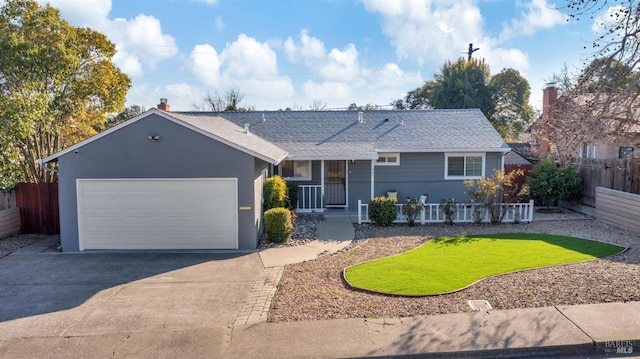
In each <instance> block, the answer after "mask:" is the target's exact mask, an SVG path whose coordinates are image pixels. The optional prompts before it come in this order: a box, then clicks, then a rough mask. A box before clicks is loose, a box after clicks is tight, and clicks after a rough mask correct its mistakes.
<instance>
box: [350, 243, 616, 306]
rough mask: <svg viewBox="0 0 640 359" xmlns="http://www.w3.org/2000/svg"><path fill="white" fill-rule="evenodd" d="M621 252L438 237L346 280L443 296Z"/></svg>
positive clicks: (355, 270) (353, 271)
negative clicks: (489, 279)
mask: <svg viewBox="0 0 640 359" xmlns="http://www.w3.org/2000/svg"><path fill="white" fill-rule="evenodd" d="M623 249H624V248H623V247H620V246H616V245H611V244H606V243H601V242H596V241H590V240H587V239H581V238H574V237H563V236H552V235H547V234H531V233H507V234H484V235H470V236H459V237H442V238H437V239H433V240H431V241H429V242H426V243H425V244H423V245H422V246H420V247H418V248H416V249H413V250H411V251H409V252H405V253H402V254H399V255H396V256H393V257H388V258H382V259H378V260H374V261H371V262H367V263H362V264H359V265H356V266H353V267H349V268H347V269H346V270H345V278H346V279H347V281H348V282H349V283H351V285H352V286H353V287H356V288H361V289H367V290H372V291H376V292H382V293H389V294H400V295H431V294H442V293H447V292H451V291H455V290H459V289H462V288H464V287H466V286H468V285H470V284H472V283H474V282H476V281H478V280H480V279H482V278H486V277H490V276H494V275H497V274H502V273H508V272H513V271H516V270H522V269H531V268H539V267H546V266H552V265H558V264H566V263H576V262H583V261H588V260H591V259H595V258H600V257H606V256H610V255H612V254H616V253H619V252H621V251H622V250H623Z"/></svg>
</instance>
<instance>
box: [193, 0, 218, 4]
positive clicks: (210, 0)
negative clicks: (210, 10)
mask: <svg viewBox="0 0 640 359" xmlns="http://www.w3.org/2000/svg"><path fill="white" fill-rule="evenodd" d="M196 1H198V2H202V3H205V4H209V5H215V4H217V3H218V0H196Z"/></svg>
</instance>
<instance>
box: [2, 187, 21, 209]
mask: <svg viewBox="0 0 640 359" xmlns="http://www.w3.org/2000/svg"><path fill="white" fill-rule="evenodd" d="M15 207H18V205H17V204H16V191H15V190H11V191H9V192H5V191H2V190H0V211H4V210H5V209H10V208H15Z"/></svg>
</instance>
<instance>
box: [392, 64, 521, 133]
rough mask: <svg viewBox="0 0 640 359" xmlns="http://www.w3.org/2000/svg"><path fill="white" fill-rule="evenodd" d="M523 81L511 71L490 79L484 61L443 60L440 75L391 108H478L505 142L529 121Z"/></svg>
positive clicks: (412, 91)
mask: <svg viewBox="0 0 640 359" xmlns="http://www.w3.org/2000/svg"><path fill="white" fill-rule="evenodd" d="M530 92H531V90H530V87H529V83H528V82H527V80H526V79H525V78H524V77H522V76H521V75H520V73H519V72H518V71H516V70H513V69H504V70H502V71H501V72H500V73H498V74H496V75H494V76H491V71H490V69H489V65H487V64H486V63H485V62H484V60H477V59H471V60H465V59H463V58H460V59H459V60H458V61H457V62H450V61H447V62H446V63H445V64H444V65H443V66H442V69H441V73H439V74H436V75H434V77H433V80H431V81H427V82H425V83H424V85H422V86H421V87H418V88H416V89H414V90H411V91H409V92H408V93H407V96H405V98H404V99H398V100H395V101H393V102H391V105H392V106H393V107H394V108H395V109H429V108H438V109H440V108H443V109H447V108H448V109H462V108H478V109H480V111H482V113H483V114H484V115H485V116H486V117H487V118H488V119H489V121H491V124H492V125H493V126H494V127H495V128H496V130H497V131H498V132H499V133H500V134H501V135H502V136H503V137H504V138H505V139H516V138H517V137H518V136H519V135H520V133H521V132H522V131H523V130H524V129H525V128H526V126H527V125H528V124H529V123H530V122H531V121H532V119H533V109H532V108H531V107H530V105H529V103H528V102H529V95H530Z"/></svg>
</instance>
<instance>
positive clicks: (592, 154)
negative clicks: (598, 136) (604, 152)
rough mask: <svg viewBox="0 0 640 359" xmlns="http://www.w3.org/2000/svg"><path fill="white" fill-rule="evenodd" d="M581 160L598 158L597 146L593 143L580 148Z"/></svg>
mask: <svg viewBox="0 0 640 359" xmlns="http://www.w3.org/2000/svg"><path fill="white" fill-rule="evenodd" d="M578 157H580V158H596V145H594V144H593V143H583V144H582V146H580V153H579V156H578Z"/></svg>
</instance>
